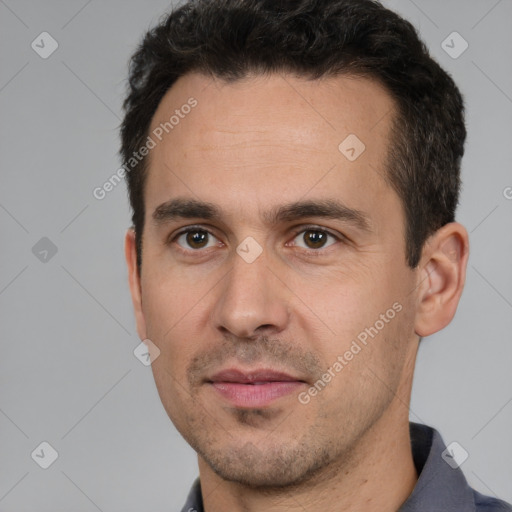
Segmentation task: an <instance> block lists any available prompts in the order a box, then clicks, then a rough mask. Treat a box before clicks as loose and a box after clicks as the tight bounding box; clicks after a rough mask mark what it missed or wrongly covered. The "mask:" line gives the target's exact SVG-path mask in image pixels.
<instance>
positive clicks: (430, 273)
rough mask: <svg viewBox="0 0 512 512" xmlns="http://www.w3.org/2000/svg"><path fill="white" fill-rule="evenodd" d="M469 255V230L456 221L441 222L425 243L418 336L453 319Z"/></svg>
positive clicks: (433, 330) (420, 287) (441, 327)
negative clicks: (439, 227) (441, 224)
mask: <svg viewBox="0 0 512 512" xmlns="http://www.w3.org/2000/svg"><path fill="white" fill-rule="evenodd" d="M468 257H469V239H468V233H467V231H466V229H465V228H464V226H462V225H461V224H459V223H458V222H451V223H449V224H446V225H444V226H443V227H442V228H441V229H439V230H438V231H436V232H435V233H434V234H433V235H432V236H431V237H430V238H429V239H428V240H427V242H426V243H425V246H424V248H423V251H422V257H421V261H420V264H419V270H420V272H419V273H418V279H419V283H418V290H419V292H418V306H417V310H416V320H415V332H416V334H417V335H418V336H420V337H424V336H429V335H431V334H434V333H435V332H437V331H440V330H441V329H443V328H444V327H446V326H447V325H448V324H449V323H450V322H451V321H452V319H453V317H454V315H455V311H456V310H457V305H458V304H459V299H460V296H461V294H462V290H463V288H464V282H465V280H466V266H467V262H468Z"/></svg>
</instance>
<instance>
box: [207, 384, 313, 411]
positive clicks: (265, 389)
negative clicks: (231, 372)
mask: <svg viewBox="0 0 512 512" xmlns="http://www.w3.org/2000/svg"><path fill="white" fill-rule="evenodd" d="M303 384H304V383H303V382H299V381H295V380H294V381H276V382H265V383H262V384H241V383H239V382H212V383H211V385H212V386H213V388H214V389H215V390H216V391H217V392H218V393H219V394H221V395H222V396H223V397H224V398H226V399H227V400H229V401H230V402H231V403H232V404H233V405H235V406H237V407H263V406H265V405H268V404H270V403H271V402H273V401H274V400H277V399H278V398H281V397H283V396H286V395H289V394H290V393H293V392H294V391H297V389H298V388H300V387H301V386H302V385H303Z"/></svg>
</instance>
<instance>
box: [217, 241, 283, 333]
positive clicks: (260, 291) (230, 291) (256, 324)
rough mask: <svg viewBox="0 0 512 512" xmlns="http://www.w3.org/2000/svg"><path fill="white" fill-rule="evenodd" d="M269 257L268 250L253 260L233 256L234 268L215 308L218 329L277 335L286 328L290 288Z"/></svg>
mask: <svg viewBox="0 0 512 512" xmlns="http://www.w3.org/2000/svg"><path fill="white" fill-rule="evenodd" d="M269 260H270V258H267V257H266V254H265V251H263V253H262V254H261V255H260V256H259V257H258V258H257V259H256V260H255V261H253V262H252V263H247V262H246V261H245V260H244V259H243V258H242V257H240V256H239V255H238V254H234V255H233V264H232V269H231V271H230V272H228V274H227V275H226V277H225V279H223V286H222V287H221V288H220V289H219V299H218V300H217V302H216V304H215V306H214V308H213V314H212V315H213V322H214V324H215V327H216V328H217V329H219V330H221V331H222V332H223V333H225V332H226V331H229V332H230V333H231V334H233V335H234V336H237V337H240V338H250V337H252V336H258V335H259V336H261V335H264V334H266V335H271V334H276V333H279V332H281V331H283V330H284V329H285V328H286V325H287V323H288V321H289V304H290V301H289V299H290V290H288V288H287V287H286V286H285V285H284V282H286V280H285V279H284V278H283V277H284V276H279V273H278V272H279V270H278V269H277V268H275V269H270V268H269V267H270V265H269V263H270V262H269ZM278 276H279V277H278ZM283 281H284V282H283Z"/></svg>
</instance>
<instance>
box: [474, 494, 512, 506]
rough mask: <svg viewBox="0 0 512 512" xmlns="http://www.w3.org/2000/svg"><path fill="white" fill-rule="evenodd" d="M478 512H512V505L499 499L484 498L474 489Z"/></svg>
mask: <svg viewBox="0 0 512 512" xmlns="http://www.w3.org/2000/svg"><path fill="white" fill-rule="evenodd" d="M473 496H474V499H475V510H476V512H512V505H510V504H509V503H506V502H505V501H503V500H500V499H498V498H492V497H490V496H484V495H483V494H481V493H479V492H478V491H475V490H474V489H473Z"/></svg>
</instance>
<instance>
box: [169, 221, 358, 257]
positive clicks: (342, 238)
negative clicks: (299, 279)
mask: <svg viewBox="0 0 512 512" xmlns="http://www.w3.org/2000/svg"><path fill="white" fill-rule="evenodd" d="M195 231H202V232H205V233H208V235H210V236H212V237H214V238H217V237H216V236H215V235H214V234H213V233H212V232H211V231H209V230H208V229H205V228H204V227H202V226H188V227H187V228H186V229H183V230H181V231H179V232H178V233H176V234H175V235H174V236H173V237H172V238H170V239H169V240H168V242H167V243H168V244H169V245H170V244H173V243H175V241H176V240H177V239H178V238H179V237H180V236H181V235H185V234H187V233H190V232H195ZM306 231H315V232H318V233H322V234H325V235H328V236H331V237H333V238H334V239H335V240H336V241H338V242H342V243H344V242H347V241H348V239H347V238H346V237H345V236H343V235H341V234H334V233H332V232H331V231H329V230H327V229H325V228H321V227H319V226H315V225H306V226H300V229H298V228H297V229H296V230H294V231H293V238H296V237H297V235H299V234H300V233H303V232H306ZM176 245H177V247H178V250H180V251H181V252H183V253H184V254H191V253H200V252H203V251H204V250H202V249H184V248H183V247H181V246H179V245H178V244H176ZM331 245H334V244H331ZM331 245H329V246H327V247H325V248H324V247H320V248H319V249H304V248H303V247H299V249H301V250H302V251H305V252H307V253H308V254H309V255H312V256H313V255H314V256H321V255H322V249H325V250H327V249H328V248H329V247H331Z"/></svg>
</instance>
